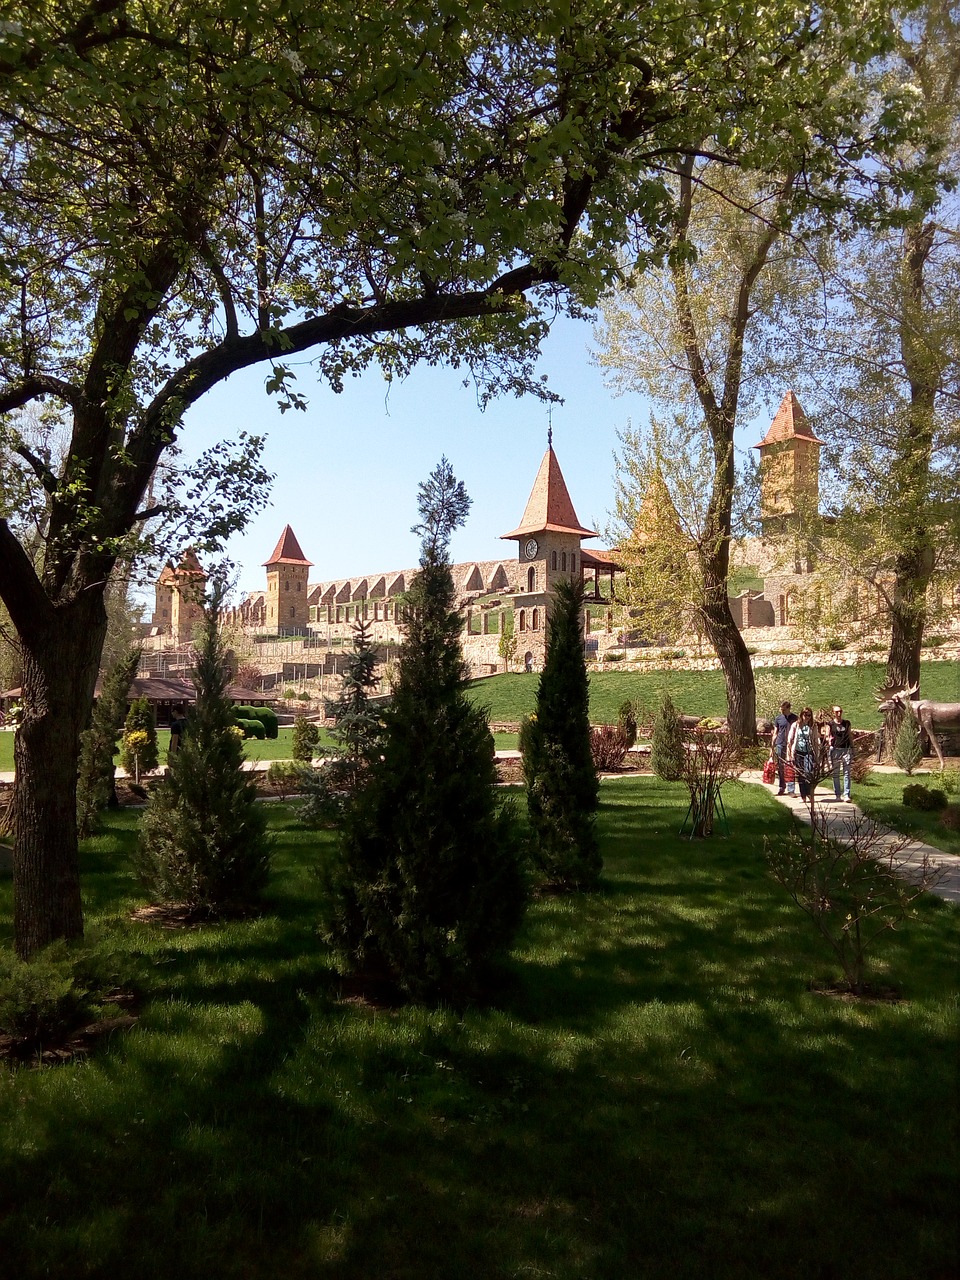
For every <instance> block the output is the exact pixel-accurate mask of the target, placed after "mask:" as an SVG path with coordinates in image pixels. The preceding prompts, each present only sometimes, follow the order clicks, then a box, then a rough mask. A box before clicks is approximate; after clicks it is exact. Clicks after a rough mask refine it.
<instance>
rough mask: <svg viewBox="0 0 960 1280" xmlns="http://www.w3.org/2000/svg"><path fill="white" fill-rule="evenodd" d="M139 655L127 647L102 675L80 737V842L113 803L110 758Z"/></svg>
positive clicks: (78, 814) (78, 821)
mask: <svg viewBox="0 0 960 1280" xmlns="http://www.w3.org/2000/svg"><path fill="white" fill-rule="evenodd" d="M140 654H141V650H140V649H139V648H138V647H136V646H132V647H130V648H128V649H127V651H126V652H125V653H123V654H121V656H120V657H119V658H118V660H117V661H116V662H115V663H114V665H113V666H112V667H111V668H110V670H109V671H108V672H107V674H106V675H105V676H104V678H103V683H102V685H101V687H100V697H99V698H98V699H97V700H96V702H95V703H94V705H93V711H92V712H91V715H90V728H89V729H85V730H84V732H83V734H82V736H81V740H80V767H79V771H78V774H77V834H78V835H79V837H80V839H81V840H83V839H85V838H86V837H87V836H89V835H90V834H91V833H92V832H93V831H94V830H95V827H96V821H97V814H98V813H100V812H101V811H102V810H103V809H106V808H108V807H109V806H111V805H116V804H117V792H116V787H115V785H114V769H115V768H116V766H115V764H114V759H113V758H114V756H115V755H116V754H117V741H118V739H119V737H120V735H121V733H122V732H123V722H124V715H125V712H126V709H127V694H128V693H129V692H130V685H131V683H132V681H133V677H134V676H135V675H136V673H137V667H138V666H139V664H140Z"/></svg>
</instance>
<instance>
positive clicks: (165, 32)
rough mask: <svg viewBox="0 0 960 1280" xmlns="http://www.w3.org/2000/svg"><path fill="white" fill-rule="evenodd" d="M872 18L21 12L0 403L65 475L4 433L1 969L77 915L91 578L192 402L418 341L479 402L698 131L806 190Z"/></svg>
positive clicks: (128, 525) (604, 276)
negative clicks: (782, 151)
mask: <svg viewBox="0 0 960 1280" xmlns="http://www.w3.org/2000/svg"><path fill="white" fill-rule="evenodd" d="M871 6H872V7H870V8H869V9H868V11H867V12H863V11H862V9H861V8H858V10H857V14H856V26H855V28H854V27H853V25H852V24H851V23H850V21H849V20H848V16H847V13H846V10H845V5H844V4H843V3H841V2H840V0H838V3H837V5H836V6H832V5H828V6H826V7H825V6H823V5H818V6H816V7H811V8H810V10H809V11H808V12H803V11H802V10H799V11H798V10H797V8H796V6H795V5H792V4H788V3H787V0H774V2H773V3H772V4H771V5H768V6H765V7H764V8H763V9H761V10H757V11H756V12H754V13H753V14H752V15H751V18H750V22H749V23H746V24H745V23H743V21H742V15H741V13H740V8H739V5H738V4H734V3H733V0H722V3H721V7H720V8H719V9H718V8H717V6H716V5H714V6H712V7H709V8H707V9H705V10H704V12H703V14H702V15H701V16H700V18H699V20H697V19H694V18H693V17H692V15H691V14H690V13H688V12H683V13H681V12H679V11H677V10H675V9H671V8H670V7H669V6H665V7H664V8H663V9H662V10H661V9H659V8H658V9H657V10H656V12H654V13H648V12H647V11H646V10H643V11H635V10H633V9H629V8H620V7H617V6H613V7H611V6H610V5H609V4H608V3H606V2H605V0H587V3H586V4H585V5H583V6H581V7H579V8H578V9H577V10H576V12H571V11H570V9H569V8H565V7H564V6H559V7H554V6H543V5H540V4H532V3H521V4H520V5H519V6H518V5H517V4H512V3H511V4H501V3H493V4H489V3H482V4H481V3H480V2H479V0H465V3H463V4H460V5H458V6H456V8H455V10H450V12H449V13H447V14H446V15H445V16H444V17H442V19H441V20H438V17H437V13H436V11H435V8H434V7H433V6H432V5H428V4H425V3H422V0H414V3H412V4H409V5H405V6H404V8H403V16H402V20H398V15H397V12H396V10H395V9H394V8H393V7H391V6H386V7H381V8H374V9H369V10H362V11H361V10H358V9H357V7H356V5H353V4H347V3H344V0H330V3H327V4H324V5H322V6H313V7H312V8H310V7H307V8H304V7H303V6H292V7H291V5H290V4H289V3H288V0H264V2H263V3H261V4H258V5H257V6H255V7H253V8H250V9H249V10H244V12H243V13H242V14H238V11H237V9H236V6H235V5H230V4H227V3H225V0H214V2H213V3H211V4H208V5H204V6H202V7H201V8H200V9H197V8H196V7H195V6H191V7H189V8H187V7H185V6H184V5H183V3H182V0H173V2H172V3H168V2H166V0H165V2H164V3H163V4H160V3H158V0H143V3H141V4H139V5H138V6H137V8H136V12H135V13H132V12H130V11H129V10H128V8H127V7H126V6H124V5H121V4H119V3H115V2H114V0H106V2H105V3H100V2H98V0H73V3H71V4H70V5H68V6H64V5H60V4H56V5H55V4H51V3H49V0H40V2H39V3H32V4H29V5H27V4H23V3H16V4H15V6H14V7H13V9H12V10H11V11H10V12H11V15H12V16H11V17H10V18H9V19H7V20H5V23H4V26H3V29H2V32H0V130H2V135H3V145H4V155H5V156H6V158H7V167H6V169H5V172H4V181H3V184H2V185H0V226H2V227H3V254H2V262H3V265H2V271H0V415H2V414H10V413H15V412H16V411H18V410H20V409H22V408H24V407H25V406H29V405H31V404H34V403H36V402H39V401H41V400H48V401H52V402H54V403H55V404H56V405H58V406H60V407H61V408H62V410H63V413H64V415H65V417H66V418H67V419H68V424H69V425H68V434H69V441H68V447H67V448H66V450H65V451H64V455H63V461H62V463H61V464H60V465H59V466H58V467H52V466H50V465H49V464H48V462H47V460H46V459H45V458H44V456H43V455H42V454H39V453H37V452H36V451H35V450H33V449H31V448H30V445H29V442H28V441H27V440H25V439H23V438H22V433H19V432H17V431H16V430H14V434H13V437H12V439H11V453H12V454H13V455H14V456H16V457H17V458H19V459H21V460H22V461H23V463H24V465H25V467H26V468H27V469H28V471H29V473H30V474H31V475H32V477H33V478H34V479H35V480H36V482H37V485H38V486H39V488H40V490H41V491H42V494H43V498H44V503H45V505H44V514H43V521H42V539H43V546H44V552H43V555H42V557H40V558H38V559H37V560H36V561H35V562H34V561H32V560H31V558H30V556H29V555H28V554H27V552H26V550H25V547H24V544H23V542H22V540H20V539H18V537H17V536H16V534H15V531H14V528H13V526H12V525H11V523H10V521H9V520H7V519H4V518H0V598H2V600H3V602H4V604H5V606H6V608H7V610H8V611H9V614H10V617H11V620H12V623H13V626H14V627H15V629H16V632H17V636H18V639H19V644H20V648H21V653H22V660H23V688H24V704H25V711H24V723H23V729H22V732H21V733H20V734H19V735H18V740H17V758H16V765H17V784H16V794H15V799H14V806H15V810H16V815H17V816H16V828H17V843H16V848H15V854H14V883H15V908H14V914H15V935H16V946H17V948H18V951H19V952H20V954H21V955H24V956H26V955H29V954H31V953H32V952H33V951H35V950H36V949H38V948H39V947H42V946H43V945H44V944H45V943H47V942H49V941H50V940H51V939H54V938H57V937H73V936H76V935H78V934H79V933H80V932H81V931H82V913H81V905H80V891H79V875H78V867H77V856H76V814H75V779H76V765H77V756H78V750H79V737H80V733H81V731H82V729H83V728H84V727H85V725H86V723H87V718H88V715H89V709H90V705H91V702H92V694H93V686H94V681H95V678H96V672H97V666H98V661H99V655H100V648H101V645H102V641H103V633H104V625H105V620H104V605H103V591H104V584H105V583H106V582H107V581H108V580H109V577H110V572H111V569H112V567H113V565H114V564H115V562H116V560H117V559H118V557H122V556H123V555H125V554H129V553H130V545H129V543H130V538H131V536H132V535H134V534H135V533H136V531H137V530H138V529H139V528H140V527H141V525H142V523H143V521H144V520H145V519H146V518H147V517H148V515H151V514H154V513H155V512H156V510H157V504H156V503H155V502H152V501H151V500H150V499H149V498H146V499H145V495H147V493H148V490H149V486H150V482H151V478H152V477H153V476H154V475H155V474H156V473H157V470H158V467H161V468H162V466H163V465H164V464H165V462H166V461H167V460H168V459H169V457H170V454H171V450H172V449H173V448H174V446H175V444H176V441H177V439H178V436H179V435H180V432H181V429H182V426H183V422H184V415H185V414H186V413H187V411H188V410H189V409H190V407H191V406H192V405H194V404H195V403H196V402H197V401H198V400H199V399H200V398H201V397H202V396H203V395H204V394H206V392H207V391H209V390H210V389H211V388H212V387H215V386H216V385H217V384H218V383H219V382H221V381H223V380H224V379H225V378H227V377H229V376H230V375H231V374H232V373H235V372H237V371H238V370H240V369H244V368H248V367H250V366H253V365H263V366H264V367H265V371H266V372H267V388H268V390H269V391H271V392H272V393H274V394H276V395H277V396H278V397H279V401H280V404H281V407H283V408H289V407H299V406H302V404H303V403H304V397H303V393H302V391H300V390H299V389H298V388H297V385H296V381H295V375H294V373H293V370H292V368H291V366H290V364H289V363H288V362H289V361H290V360H291V359H293V358H294V357H295V356H297V355H298V354H301V353H305V352H313V353H314V355H315V365H316V369H317V372H318V374H319V376H321V377H323V378H325V379H326V380H327V381H328V382H329V383H330V384H331V385H332V386H333V387H334V388H339V387H340V386H341V385H342V383H343V379H344V377H345V376H346V375H347V374H353V373H356V372H358V371H359V370H361V369H362V368H364V367H365V366H366V365H368V364H370V363H373V362H377V363H379V365H380V367H381V368H382V369H383V371H384V373H385V375H386V376H387V377H388V378H391V377H396V376H401V375H402V374H403V373H404V372H405V371H406V370H407V369H409V368H410V367H411V366H412V365H413V364H414V363H415V362H417V361H419V360H424V359H425V360H430V361H438V360H450V361H452V362H454V363H461V364H466V365H468V366H469V367H470V369H471V370H472V372H473V374H474V376H475V377H476V378H477V380H478V381H479V383H480V384H481V386H482V388H483V393H484V394H485V395H486V394H495V393H496V392H498V391H501V390H504V389H510V390H519V389H524V388H526V389H531V388H533V389H536V388H537V387H538V385H539V384H537V383H536V382H535V380H534V379H533V377H532V358H533V355H534V353H535V351H536V348H537V343H538V341H539V338H540V337H541V335H542V334H543V332H544V331H545V328H546V325H547V323H548V320H549V317H550V316H551V315H552V314H553V313H554V312H555V310H556V309H557V308H558V307H559V306H562V305H565V300H566V299H567V297H568V291H570V292H572V295H573V305H574V307H577V306H583V305H590V304H591V303H592V301H593V300H594V299H595V297H596V295H597V292H598V290H599V289H601V288H603V287H605V286H606V285H608V284H609V283H610V282H611V281H612V280H613V279H614V278H615V276H616V274H617V272H618V271H619V264H618V263H617V260H616V252H617V247H618V246H619V245H620V244H622V243H623V242H624V241H625V240H626V239H627V238H628V226H629V225H633V226H634V227H636V228H637V229H638V232H640V233H642V235H643V236H644V238H645V240H646V241H647V242H648V243H650V244H652V245H654V248H653V249H652V250H651V252H654V253H655V252H657V251H658V249H657V247H656V237H657V232H658V230H659V228H660V227H661V226H662V225H663V224H664V222H665V221H667V220H668V218H669V210H670V204H671V196H670V193H669V188H668V184H667V182H666V180H665V177H664V174H665V172H667V171H669V170H670V169H671V168H672V167H673V166H674V164H675V162H676V160H677V158H678V157H685V156H688V155H690V154H691V153H692V152H696V151H697V150H699V149H701V148H702V147H703V146H704V145H705V144H704V141H703V140H704V139H710V143H709V147H710V150H711V151H712V152H713V153H715V154H718V155H722V156H723V157H725V158H729V160H730V162H731V163H736V162H742V163H746V164H755V163H759V162H760V160H761V158H762V157H763V156H764V155H766V154H768V153H769V151H770V149H771V147H772V146H774V145H775V137H776V136H779V135H780V134H781V133H790V134H792V135H793V136H795V137H796V136H801V135H802V137H804V138H807V139H808V140H809V144H810V147H811V149H812V151H815V152H816V154H815V155H813V154H811V156H810V157H808V161H809V163H808V169H807V171H808V174H809V175H810V180H811V181H812V180H813V179H814V177H815V176H816V175H821V174H822V173H823V172H824V171H825V168H829V167H830V165H833V166H834V167H835V166H836V165H838V164H839V165H844V164H846V163H847V161H848V154H847V150H848V149H847V148H846V146H845V143H846V142H847V141H848V140H849V139H850V136H851V127H850V122H849V121H847V120H844V119H842V118H841V117H842V114H843V113H842V112H838V111H837V110H835V109H834V108H833V107H832V106H831V107H829V109H824V108H823V105H822V104H824V103H827V102H829V101H830V99H829V95H828V94H826V93H825V92H824V89H825V87H826V86H827V85H828V84H829V83H830V82H831V81H832V80H833V79H835V78H836V76H837V75H838V74H839V72H840V70H841V69H843V68H845V67H846V65H847V62H848V60H849V59H850V58H853V59H857V58H859V57H866V56H869V54H870V52H871V50H872V49H874V48H876V47H878V46H879V45H880V44H882V43H883V41H884V40H885V39H886V32H885V27H886V14H885V12H884V9H883V6H882V5H881V4H880V3H879V2H878V0H871ZM895 114H896V113H889V114H888V115H887V116H884V117H883V127H886V125H887V123H888V121H889V120H890V119H892V118H894V117H895ZM800 120H803V121H804V122H805V124H806V129H803V128H798V121H800ZM854 124H856V122H854ZM856 131H857V130H856V129H854V132H856ZM821 139H825V142H826V144H825V145H820V140H821ZM856 141H857V145H858V146H861V140H860V139H859V138H857V140H856ZM861 151H862V146H861ZM51 192H56V198H55V199H51V198H50V196H51ZM541 393H542V389H541ZM221 448H223V449H225V448H228V446H227V445H224V446H218V449H221ZM245 465H246V464H245V461H244V456H243V450H241V458H240V459H239V460H238V461H236V463H235V464H234V463H233V462H231V460H230V459H229V458H226V457H224V455H223V454H222V452H221V453H219V454H218V453H217V452H216V451H214V455H213V456H212V457H211V458H210V459H209V465H208V466H204V467H203V468H201V469H200V470H201V472H203V474H205V475H206V474H207V473H208V472H209V474H210V476H211V477H212V481H213V483H214V488H215V492H216V494H217V499H216V501H214V502H211V503H197V502H191V503H187V504H186V505H187V506H190V507H194V508H204V509H205V510H204V515H205V516H206V515H209V519H207V520H206V523H205V537H206V539H207V545H208V546H210V545H214V544H216V542H217V540H218V539H221V538H222V537H223V536H225V535H226V534H227V533H228V532H230V531H231V530H232V529H233V528H235V527H237V525H238V523H239V522H241V521H242V519H243V515H244V511H243V507H244V504H243V503H240V504H239V508H238V506H237V504H234V505H231V504H230V502H229V497H230V492H231V486H234V487H235V488H237V487H238V488H240V489H241V490H245V489H252V488H254V487H255V486H253V485H251V484H250V481H249V478H248V476H247V475H246V472H245ZM35 563H36V565H37V567H35Z"/></svg>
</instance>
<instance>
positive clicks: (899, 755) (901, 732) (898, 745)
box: [893, 712, 923, 778]
mask: <svg viewBox="0 0 960 1280" xmlns="http://www.w3.org/2000/svg"><path fill="white" fill-rule="evenodd" d="M893 759H894V762H895V763H896V765H897V767H898V768H900V769H902V770H903V772H904V773H905V774H906V775H907V777H908V778H909V777H910V775H911V774H912V773H913V771H914V769H915V768H916V767H917V765H918V764H919V763H920V761H921V760H922V759H923V746H922V745H921V742H920V726H919V724H918V723H917V721H916V720H915V719H914V718H913V716H912V715H910V713H909V712H908V713H907V714H906V715H905V716H904V717H903V719H902V720H901V721H900V728H899V729H898V730H897V740H896V742H895V743H894V747H893Z"/></svg>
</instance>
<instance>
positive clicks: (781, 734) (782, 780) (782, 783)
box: [770, 702, 797, 796]
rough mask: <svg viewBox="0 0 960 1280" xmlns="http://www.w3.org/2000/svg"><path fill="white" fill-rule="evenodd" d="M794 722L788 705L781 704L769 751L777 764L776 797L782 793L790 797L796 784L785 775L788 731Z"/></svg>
mask: <svg viewBox="0 0 960 1280" xmlns="http://www.w3.org/2000/svg"><path fill="white" fill-rule="evenodd" d="M796 720H797V717H796V716H795V715H794V714H793V712H792V711H791V710H790V703H789V702H781V703H780V714H779V715H778V716H777V718H776V719H775V720H774V722H773V733H772V734H771V735H770V749H771V751H772V752H773V754H774V758H775V759H776V762H777V786H778V787H779V790H778V791H777V795H778V796H782V795H783V794H784V792H786V794H787V795H788V796H792V795H793V794H794V793H795V791H796V783H795V782H794V781H793V780H792V779H788V778H787V777H786V774H785V766H786V765H787V763H788V761H787V738H789V736H790V729H791V727H792V726H793V725H794V724H795V723H796Z"/></svg>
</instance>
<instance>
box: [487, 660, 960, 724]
mask: <svg viewBox="0 0 960 1280" xmlns="http://www.w3.org/2000/svg"><path fill="white" fill-rule="evenodd" d="M773 670H775V672H776V674H778V675H779V674H783V675H784V676H794V677H796V678H797V679H798V680H799V681H800V682H801V683H802V684H803V685H804V686H805V687H806V689H807V698H808V701H809V703H810V705H811V706H812V707H814V708H815V709H816V708H818V707H821V706H826V707H829V706H830V705H831V704H832V703H834V702H838V701H839V702H840V703H841V704H842V706H843V707H844V709H845V713H846V715H847V716H848V717H849V719H850V720H851V721H852V723H853V726H854V728H857V729H876V728H877V727H878V726H879V724H880V717H879V716H878V715H877V704H876V700H875V699H874V696H873V693H874V690H875V689H876V687H877V686H878V685H879V684H880V683H881V682H882V681H883V679H884V667H883V666H882V665H881V664H880V663H876V662H864V663H861V665H860V666H858V667H777V668H775V669H773ZM757 674H758V675H763V674H764V671H758V672H757ZM539 679H540V677H539V675H537V674H536V673H532V674H530V675H527V674H508V675H499V676H490V677H488V678H486V679H484V680H476V681H474V682H473V684H472V685H471V686H470V687H471V690H472V693H473V696H474V697H475V698H476V699H477V701H478V702H482V703H483V704H484V705H485V706H487V707H489V709H490V719H491V720H493V721H501V722H502V721H511V720H520V719H521V718H522V717H523V716H526V715H529V714H530V713H531V712H532V711H533V707H534V699H535V696H536V690H537V682H538V680H539ZM920 687H921V688H922V689H923V694H924V697H926V698H933V699H935V700H937V701H943V702H960V662H925V663H923V664H921V686H920ZM661 690H665V691H666V692H668V693H669V694H670V697H671V698H672V699H673V701H674V703H675V705H676V706H677V707H679V708H680V709H681V710H682V711H684V712H685V713H686V714H688V715H699V716H725V715H726V695H725V693H724V684H723V676H722V674H721V673H720V672H719V671H598V672H594V673H593V674H591V676H590V719H591V721H592V722H593V723H594V724H614V723H616V719H617V712H618V710H619V708H620V705H621V704H622V703H623V702H625V701H626V700H627V699H628V698H629V699H635V700H638V701H640V702H641V703H643V704H645V705H647V706H649V707H655V706H656V705H657V702H658V700H659V696H660V691H661Z"/></svg>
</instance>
